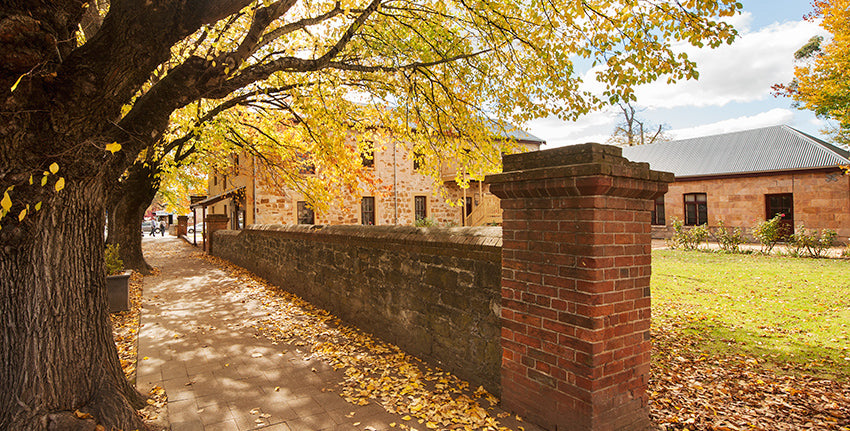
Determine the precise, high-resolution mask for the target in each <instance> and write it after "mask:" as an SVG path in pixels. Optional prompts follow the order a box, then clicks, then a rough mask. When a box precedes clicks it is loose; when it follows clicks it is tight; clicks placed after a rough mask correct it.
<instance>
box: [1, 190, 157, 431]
mask: <svg viewBox="0 0 850 431" xmlns="http://www.w3.org/2000/svg"><path fill="white" fill-rule="evenodd" d="M101 184H102V182H101V181H99V180H98V179H97V178H94V179H91V180H89V181H87V182H79V183H71V184H69V185H68V186H67V187H66V188H65V189H64V190H62V191H61V192H59V193H57V194H56V195H54V197H53V198H51V199H50V200H49V201H48V202H45V204H48V205H45V207H44V208H43V209H42V210H41V211H39V212H37V213H35V214H33V215H32V216H31V218H30V219H25V220H24V223H30V224H31V225H30V227H34V228H33V229H28V230H29V232H27V233H28V234H29V235H26V236H24V237H22V238H21V239H22V241H20V242H19V243H18V244H17V245H16V246H14V247H12V246H7V247H4V248H3V250H2V252H0V331H2V332H0V334H2V342H0V388H3V390H2V391H0V429H14V430H30V429H36V430H43V429H90V428H91V427H92V426H93V423H92V422H97V423H100V424H102V425H104V426H105V427H106V428H107V429H111V427H116V428H118V429H144V428H145V426H144V423H143V422H142V420H141V418H140V417H139V415H138V413H137V412H136V410H135V408H140V407H142V406H143V405H144V402H143V398H142V397H141V395H139V394H138V392H136V391H135V389H133V388H132V386H130V384H129V383H128V382H127V380H126V379H125V377H124V374H123V372H122V371H121V366H120V364H119V362H118V355H117V350H116V348H115V343H114V342H113V339H112V328H111V325H110V323H109V318H108V307H107V301H106V281H105V274H104V268H103V250H104V244H103V226H104V207H103V202H104V200H105V199H104V198H105V196H104V191H103V186H102V185H101ZM11 229H21V226H17V227H12V228H11ZM3 230H6V227H4V229H3ZM7 244H8V243H7ZM76 410H79V411H80V412H83V413H89V414H90V415H92V417H93V420H91V419H90V420H83V419H79V418H77V417H76V416H75V415H74V412H75V411H76Z"/></svg>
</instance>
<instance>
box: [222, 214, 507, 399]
mask: <svg viewBox="0 0 850 431" xmlns="http://www.w3.org/2000/svg"><path fill="white" fill-rule="evenodd" d="M214 243H215V244H216V247H215V249H214V251H215V255H216V256H219V257H222V258H224V259H227V260H229V261H231V262H233V263H235V264H237V265H239V266H242V267H244V268H246V269H248V270H250V271H252V272H254V273H255V274H257V275H259V276H261V277H264V278H266V279H267V280H269V281H270V282H272V283H274V284H276V285H278V286H280V287H282V288H283V289H285V290H287V291H289V292H292V293H295V294H297V295H299V296H301V297H302V298H304V299H306V300H308V301H310V302H311V303H313V304H315V305H316V306H318V307H321V308H324V309H327V310H328V311H330V312H332V313H333V314H335V315H336V316H338V317H340V318H341V319H343V320H344V321H346V322H349V323H352V324H355V325H356V326H358V327H359V328H361V329H363V330H365V331H368V332H371V333H374V334H376V335H377V336H379V337H381V338H382V339H384V340H386V341H389V342H392V343H395V344H397V345H398V346H400V347H401V348H403V349H404V350H405V351H407V352H409V353H411V354H413V355H416V356H418V357H421V358H423V359H425V360H428V361H429V362H430V363H431V364H433V365H436V366H440V367H442V368H443V369H446V370H448V371H451V372H452V373H455V374H456V375H458V376H459V377H461V378H463V379H466V380H468V381H470V383H472V384H473V385H475V386H478V385H483V386H484V387H485V388H486V389H487V390H489V391H491V392H493V393H495V394H499V393H500V386H499V373H500V366H501V357H502V350H501V346H500V341H499V340H500V336H501V334H500V321H499V315H500V314H499V313H500V309H499V303H500V293H499V292H500V283H501V245H502V238H501V228H498V227H487V228H451V229H448V228H414V227H409V226H305V225H301V226H293V225H254V226H251V227H249V228H248V229H246V230H243V231H219V232H216V234H215V238H214Z"/></svg>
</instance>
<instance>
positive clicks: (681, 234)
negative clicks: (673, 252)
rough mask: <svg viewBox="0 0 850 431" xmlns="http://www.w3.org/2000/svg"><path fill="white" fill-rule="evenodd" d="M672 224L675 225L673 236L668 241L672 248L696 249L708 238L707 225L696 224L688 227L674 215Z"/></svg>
mask: <svg viewBox="0 0 850 431" xmlns="http://www.w3.org/2000/svg"><path fill="white" fill-rule="evenodd" d="M671 225H672V226H673V237H672V238H670V240H669V241H667V245H668V246H669V247H670V248H673V249H677V248H682V249H685V250H696V249H698V248H699V245H700V244H701V243H703V242H705V240H706V239H708V227H707V226H706V225H700V226H694V227H692V228H690V229H688V228H686V227H685V225H684V223H682V221H681V220H679V219H677V218H675V217H673V220H672V222H671Z"/></svg>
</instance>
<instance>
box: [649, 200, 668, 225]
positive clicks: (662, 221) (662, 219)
mask: <svg viewBox="0 0 850 431" xmlns="http://www.w3.org/2000/svg"><path fill="white" fill-rule="evenodd" d="M664 196H665V195H661V196H659V197H657V198H655V202H654V203H653V205H652V211H651V220H650V224H651V225H653V226H666V225H667V214H666V211H665V208H664ZM659 210H660V211H659Z"/></svg>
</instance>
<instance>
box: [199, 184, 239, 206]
mask: <svg viewBox="0 0 850 431" xmlns="http://www.w3.org/2000/svg"><path fill="white" fill-rule="evenodd" d="M244 190H245V186H242V187H236V188H232V189H230V190H227V191H224V192H223V193H220V194H217V195H215V196H210V197H208V198H206V199H204V200H202V201H198V202H195V203H193V204H191V205H189V208H192V209H194V208H197V207H208V206H210V205H213V204H216V203H218V202H221V201H223V200H225V199H230V198H233V197H236V196H238V195H239V193H240V192H242V191H244Z"/></svg>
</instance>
